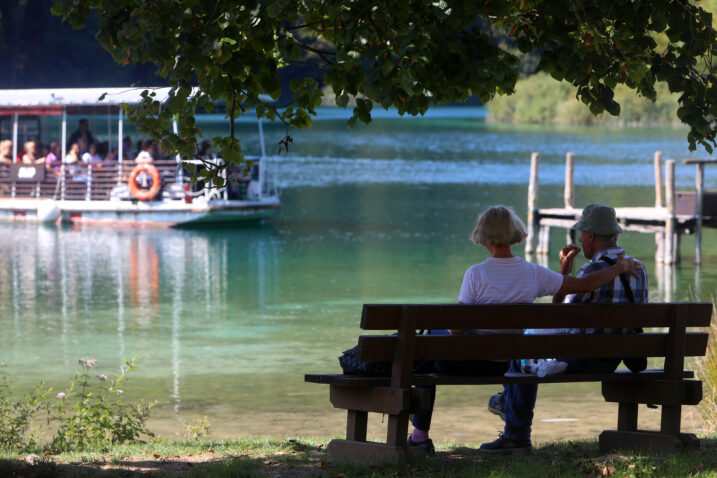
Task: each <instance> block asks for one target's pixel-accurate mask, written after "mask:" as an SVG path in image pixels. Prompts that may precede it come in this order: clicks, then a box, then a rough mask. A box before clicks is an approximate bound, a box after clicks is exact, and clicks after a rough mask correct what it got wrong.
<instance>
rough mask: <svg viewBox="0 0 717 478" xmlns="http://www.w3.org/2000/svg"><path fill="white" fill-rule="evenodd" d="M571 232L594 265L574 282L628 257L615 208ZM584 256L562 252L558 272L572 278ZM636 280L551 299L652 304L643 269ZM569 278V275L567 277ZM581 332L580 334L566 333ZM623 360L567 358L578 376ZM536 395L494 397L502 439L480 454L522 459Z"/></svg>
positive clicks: (635, 363) (514, 390)
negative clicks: (620, 240) (619, 241)
mask: <svg viewBox="0 0 717 478" xmlns="http://www.w3.org/2000/svg"><path fill="white" fill-rule="evenodd" d="M572 228H573V229H575V230H577V231H580V243H581V244H582V246H583V254H584V255H585V257H586V258H587V259H589V260H590V262H587V263H585V264H583V265H582V267H580V269H579V270H578V272H577V274H576V277H583V278H584V277H591V276H592V275H595V274H598V273H600V272H602V271H604V270H606V269H608V268H609V267H610V264H614V263H615V261H617V260H618V258H620V257H625V256H624V254H625V251H624V250H623V249H622V248H621V247H619V246H618V245H617V239H618V235H619V234H621V233H622V232H623V231H622V228H621V227H620V225H619V224H618V223H617V218H616V215H615V209H613V208H612V207H610V206H606V205H604V204H590V205H589V206H587V207H586V208H585V209H583V212H582V216H581V218H580V220H579V221H578V222H577V223H575V224H574V225H573V227H572ZM579 252H580V249H579V248H577V247H576V246H572V245H568V246H565V247H564V248H563V249H562V250H561V251H560V272H561V273H563V274H571V273H572V269H573V258H574V257H575V256H576V255H577V254H578V253H579ZM635 272H636V273H635V274H634V275H633V277H630V276H627V275H625V276H622V277H620V280H612V281H610V282H607V283H605V284H604V285H602V286H601V287H597V288H595V289H593V290H590V291H587V292H583V293H578V294H574V295H569V296H567V297H566V295H565V294H564V293H562V292H558V294H556V295H555V296H554V297H553V302H554V303H560V302H566V303H580V302H591V303H620V302H640V303H646V302H647V301H648V288H647V274H646V272H645V269H644V268H639V269H636V271H635ZM566 277H569V276H566ZM568 332H579V331H578V330H574V331H573V330H566V333H568ZM580 332H586V333H602V330H587V331H580ZM621 360H622V359H620V358H604V359H567V360H561V361H564V362H567V364H568V368H567V371H568V373H579V372H598V373H609V372H613V371H614V370H615V369H616V368H617V367H618V365H619V364H620V362H621ZM625 365H627V367H628V368H629V369H630V370H632V371H633V372H640V371H642V370H644V369H645V368H646V367H647V361H646V360H645V359H644V358H642V359H640V358H637V359H625ZM510 370H511V371H512V372H519V371H520V361H518V360H514V361H512V363H511V368H510ZM537 393H538V385H536V384H522V385H518V384H506V385H503V392H502V393H499V394H497V395H493V396H492V397H491V398H490V400H489V402H488V409H489V410H490V411H491V412H492V413H494V414H496V415H499V416H500V417H501V418H503V420H504V421H505V428H504V430H503V433H502V435H501V436H500V437H499V438H498V439H497V440H495V441H493V442H489V443H484V444H483V445H481V447H480V451H481V452H482V453H492V454H522V453H527V452H529V451H530V449H531V443H530V433H531V425H532V422H533V410H534V408H535V401H536V397H537Z"/></svg>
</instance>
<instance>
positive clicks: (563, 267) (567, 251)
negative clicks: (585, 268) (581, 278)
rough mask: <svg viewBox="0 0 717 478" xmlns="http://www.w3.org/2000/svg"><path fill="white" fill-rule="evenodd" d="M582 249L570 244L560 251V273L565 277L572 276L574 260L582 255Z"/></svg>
mask: <svg viewBox="0 0 717 478" xmlns="http://www.w3.org/2000/svg"><path fill="white" fill-rule="evenodd" d="M580 250H581V249H580V248H579V247H577V246H575V245H573V244H568V245H567V246H565V247H563V248H562V249H561V250H560V255H559V256H558V257H559V258H560V273H561V274H563V275H568V274H572V272H573V259H575V256H577V255H578V254H579V253H580Z"/></svg>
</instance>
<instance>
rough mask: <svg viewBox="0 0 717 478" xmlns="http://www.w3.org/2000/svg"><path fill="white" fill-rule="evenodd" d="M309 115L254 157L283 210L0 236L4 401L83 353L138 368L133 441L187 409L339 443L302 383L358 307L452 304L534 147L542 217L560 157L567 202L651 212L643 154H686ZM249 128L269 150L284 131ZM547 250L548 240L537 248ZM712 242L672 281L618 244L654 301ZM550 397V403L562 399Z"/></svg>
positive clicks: (523, 181) (331, 366) (463, 401)
mask: <svg viewBox="0 0 717 478" xmlns="http://www.w3.org/2000/svg"><path fill="white" fill-rule="evenodd" d="M322 117H323V118H325V119H322V120H319V121H316V122H315V124H314V127H313V128H312V129H311V130H307V131H299V132H293V139H294V142H293V147H292V149H291V150H290V151H289V153H288V154H287V153H283V154H281V155H274V156H271V158H270V164H271V167H272V168H273V169H274V170H275V171H276V172H277V173H278V178H279V184H280V185H281V187H282V202H283V204H284V207H283V209H282V210H281V212H280V213H279V215H278V216H276V217H275V218H273V219H271V220H270V221H267V222H266V223H265V224H264V225H263V226H259V227H238V228H206V229H201V230H196V229H195V230H172V229H118V228H102V227H99V228H91V227H84V228H67V227H62V228H54V227H38V226H35V225H7V224H5V225H0V243H1V244H3V246H2V254H0V360H1V361H3V362H4V363H5V364H6V370H7V372H8V373H9V374H10V375H11V377H12V378H13V382H14V384H15V386H16V388H17V389H18V390H28V389H29V388H30V387H31V386H32V385H34V384H36V383H37V382H39V381H41V380H45V381H46V382H48V383H49V384H51V385H53V386H55V387H62V386H63V384H64V383H66V382H67V381H68V380H69V379H70V378H71V377H72V375H73V373H74V370H75V368H76V364H77V359H78V358H81V357H84V358H96V359H98V360H99V364H98V365H97V367H96V369H97V373H107V374H114V373H116V371H117V369H118V368H119V365H120V364H121V362H122V360H123V359H127V358H131V357H133V356H140V357H141V358H142V360H141V361H140V362H139V363H140V368H139V371H137V372H136V373H135V377H134V378H133V380H132V381H131V382H130V383H129V384H128V385H127V396H128V397H129V398H138V397H143V398H147V399H151V400H156V401H157V402H158V405H157V409H156V410H155V413H154V417H155V418H154V420H153V422H152V423H151V427H150V428H152V427H154V429H155V430H156V431H158V432H160V434H161V435H163V436H168V437H171V436H177V435H178V434H179V435H181V433H182V429H183V423H187V422H189V421H191V420H193V419H196V418H200V417H202V416H205V415H206V416H207V417H208V418H209V420H210V422H212V423H213V425H214V428H215V434H216V435H217V436H225V435H234V436H237V435H267V434H282V433H285V434H293V433H313V434H324V435H329V434H336V433H340V432H341V431H342V426H341V424H340V420H341V417H342V416H343V415H342V414H341V413H340V412H336V411H333V410H332V409H331V408H330V404H329V402H328V394H327V389H325V388H324V387H320V386H317V385H312V384H304V383H303V374H304V373H311V372H332V371H333V372H335V371H338V364H337V362H336V360H335V359H336V357H337V356H338V355H339V354H340V352H341V351H342V350H344V349H346V348H348V347H350V346H351V345H353V344H354V343H355V340H356V336H357V334H358V333H359V329H358V320H359V317H360V311H361V304H363V303H367V302H453V301H455V297H456V295H457V292H458V288H459V286H460V281H461V278H462V276H463V272H464V271H465V269H466V268H467V267H469V266H470V265H471V264H474V263H476V262H479V261H481V260H483V259H484V258H485V257H486V252H485V251H484V250H481V249H479V248H477V247H476V246H474V245H472V244H471V243H470V242H469V241H468V235H469V233H470V231H471V229H472V226H473V223H474V221H475V216H476V214H477V213H478V212H479V211H480V210H481V209H483V208H484V207H485V206H487V205H490V204H495V203H503V204H508V205H511V206H513V207H514V208H515V209H516V210H517V211H518V212H519V213H520V214H521V215H522V216H523V217H524V216H525V210H526V206H525V205H526V196H527V181H528V174H529V158H530V153H531V152H532V151H539V152H541V154H542V162H541V170H540V185H541V187H540V206H541V207H549V206H560V205H561V203H562V182H563V178H564V155H565V153H566V152H567V151H573V152H575V153H576V154H577V165H576V171H575V181H576V203H577V205H579V206H580V205H585V204H588V203H590V202H597V201H600V202H604V203H608V204H612V205H614V206H638V205H639V206H650V205H652V204H654V187H653V169H652V167H653V166H652V155H653V152H654V151H655V150H657V149H659V150H662V151H663V152H664V155H665V157H666V158H676V159H681V158H683V157H687V156H689V154H690V153H689V151H688V150H687V146H686V142H685V139H684V138H685V133H686V132H685V131H684V130H679V129H677V130H675V129H654V128H652V129H607V128H561V129H559V128H552V127H550V128H549V127H537V126H530V127H526V126H522V127H518V126H506V125H494V124H488V123H485V121H484V111H483V110H481V109H477V108H444V109H439V110H437V111H436V112H434V113H431V114H430V115H428V116H427V117H426V118H423V119H413V120H408V119H396V118H393V117H392V116H390V115H384V117H383V118H379V119H376V120H374V122H373V123H372V124H371V125H369V126H359V127H357V128H356V130H354V131H353V132H349V131H347V130H346V128H345V115H343V114H342V113H337V112H336V111H331V110H327V111H323V112H322ZM219 119H220V118H218V117H211V116H210V117H207V118H200V122H201V124H202V126H203V127H204V129H205V134H206V135H207V136H212V135H214V134H216V133H217V132H221V131H222V129H223V128H224V125H223V124H221V123H219V122H218V120H219ZM239 126H240V128H239V129H240V132H241V138H242V144H243V145H244V147H245V148H246V150H247V152H248V153H250V154H255V153H258V151H259V149H258V146H257V141H258V135H257V133H256V131H255V126H254V125H253V124H251V123H241V124H240V125H239ZM264 128H265V134H266V143H267V147H268V151H269V153H270V154H272V155H273V154H275V153H276V152H277V151H278V145H277V143H278V141H279V139H281V138H282V137H283V136H284V134H285V131H284V129H283V128H282V127H279V126H275V125H265V127H264ZM704 154H705V153H703V152H702V153H695V154H694V156H695V157H702V156H704ZM714 173H715V172H714V171H710V170H709V168H708V171H707V178H706V182H707V186H708V187H711V188H715V187H717V177H716V175H715V174H714ZM677 181H678V184H679V186H680V187H682V188H691V187H693V181H694V171H693V168H692V167H687V166H683V165H681V161H680V162H678V166H677ZM563 238H564V231H559V230H554V231H553V244H559V243H560V242H561V241H562V240H563ZM715 239H716V234H715V231H712V230H710V231H707V232H706V234H705V237H704V244H705V247H706V249H705V251H704V259H703V260H704V265H703V267H702V268H701V269H695V267H694V266H693V265H692V263H691V260H692V256H693V251H692V247H693V245H694V240H693V239H692V237H691V236H688V237H686V238H684V240H683V244H682V251H683V263H682V264H681V265H679V266H677V267H674V268H665V267H658V266H656V264H655V263H654V261H653V255H654V239H653V238H652V237H651V236H649V235H640V234H637V233H627V234H625V235H624V237H623V238H622V239H621V243H622V245H623V246H625V248H626V249H627V250H628V251H629V252H630V253H631V254H632V255H635V256H637V257H639V258H641V259H643V260H644V261H645V264H646V266H647V268H648V272H649V278H650V281H651V284H650V296H651V299H652V300H653V301H665V300H691V299H694V298H698V299H703V300H710V299H711V298H712V297H713V294H714V290H715V285H716V284H717V267H716V266H717V246H715ZM517 252H518V253H521V254H522V247H519V248H517ZM554 252H556V251H554ZM536 260H537V259H536ZM549 265H550V266H551V267H553V268H555V267H556V261H555V258H554V257H551V259H550V262H549ZM588 387H589V386H588ZM546 390H548V389H546ZM552 390H553V391H552V392H550V391H546V392H545V393H546V394H547V395H546V396H547V398H546V400H548V401H549V400H550V397H551V396H555V395H557V396H558V397H559V396H560V394H561V391H560V390H561V389H560V387H552ZM572 390H573V392H574V391H575V390H576V388H575V387H573V388H572ZM577 390H583V389H581V388H580V387H578V388H577ZM584 390H585V391H584V394H586V395H595V393H594V392H595V390H593V389H592V388H585V389H584ZM494 391H495V390H488V389H487V388H486V387H481V388H480V390H477V389H473V390H468V391H466V390H465V389H462V388H454V389H453V390H446V391H442V392H441V397H443V398H442V399H441V401H440V404H441V406H444V407H451V406H463V407H468V406H473V405H475V407H477V408H480V409H481V410H483V409H484V407H485V405H484V399H485V398H486V397H487V396H488V395H489V394H490V393H492V392H494ZM541 393H542V392H541ZM580 393H583V392H579V393H578V397H577V398H578V399H579V396H580ZM598 398H599V397H598ZM556 400H559V399H556ZM556 403H559V402H556ZM487 417H488V415H487V414H484V418H486V419H487ZM491 427H492V428H491V430H497V429H498V428H499V426H498V424H491ZM491 433H492V431H491ZM454 435H456V436H457V435H458V434H455V433H454ZM454 438H455V437H454ZM486 438H487V437H486Z"/></svg>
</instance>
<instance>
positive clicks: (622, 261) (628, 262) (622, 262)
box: [615, 252, 643, 277]
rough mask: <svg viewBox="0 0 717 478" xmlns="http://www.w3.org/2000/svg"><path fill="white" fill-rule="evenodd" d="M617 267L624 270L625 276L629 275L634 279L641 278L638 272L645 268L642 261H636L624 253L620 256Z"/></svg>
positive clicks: (616, 262) (616, 263)
mask: <svg viewBox="0 0 717 478" xmlns="http://www.w3.org/2000/svg"><path fill="white" fill-rule="evenodd" d="M615 265H617V266H618V267H620V268H621V269H622V273H623V274H629V275H631V276H633V277H640V275H639V274H638V273H637V272H636V271H638V270H640V269H642V268H643V266H642V263H641V262H640V261H638V260H635V259H634V258H633V257H626V256H625V253H624V252H623V253H622V254H620V255H619V256H618V258H617V261H615Z"/></svg>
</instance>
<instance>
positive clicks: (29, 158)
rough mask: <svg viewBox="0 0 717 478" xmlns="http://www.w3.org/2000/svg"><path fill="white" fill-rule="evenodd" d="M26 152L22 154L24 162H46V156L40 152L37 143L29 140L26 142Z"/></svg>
mask: <svg viewBox="0 0 717 478" xmlns="http://www.w3.org/2000/svg"><path fill="white" fill-rule="evenodd" d="M23 149H24V150H25V154H23V155H22V162H23V163H25V164H40V163H44V162H45V157H44V156H40V154H39V153H38V148H37V143H36V142H35V141H28V142H27V143H25V147H24V148H23Z"/></svg>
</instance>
